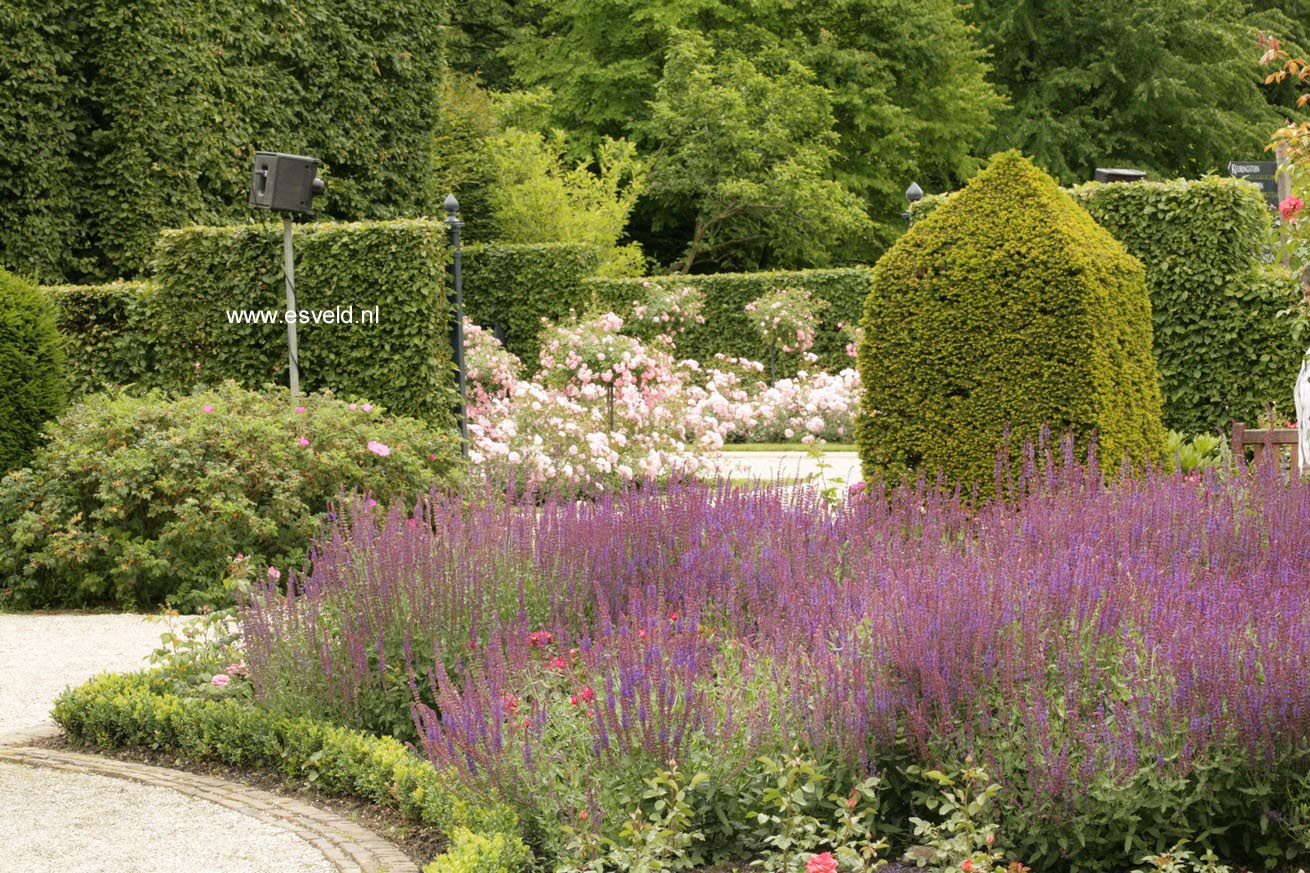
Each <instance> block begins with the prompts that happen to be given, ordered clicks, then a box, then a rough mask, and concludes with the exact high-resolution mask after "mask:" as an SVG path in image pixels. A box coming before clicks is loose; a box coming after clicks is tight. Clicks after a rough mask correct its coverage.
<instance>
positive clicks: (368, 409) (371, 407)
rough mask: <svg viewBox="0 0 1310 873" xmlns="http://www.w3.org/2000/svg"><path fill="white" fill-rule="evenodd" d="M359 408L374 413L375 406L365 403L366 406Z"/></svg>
mask: <svg viewBox="0 0 1310 873" xmlns="http://www.w3.org/2000/svg"><path fill="white" fill-rule="evenodd" d="M359 408H360V409H362V410H364V411H365V412H372V411H373V404H372V403H365V404H362V405H361V406H360V407H359Z"/></svg>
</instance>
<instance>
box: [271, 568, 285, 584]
mask: <svg viewBox="0 0 1310 873" xmlns="http://www.w3.org/2000/svg"><path fill="white" fill-rule="evenodd" d="M268 578H270V579H272V580H273V581H274V582H276V581H277V580H279V579H281V578H282V571H281V570H279V569H278V568H277V567H269V568H268Z"/></svg>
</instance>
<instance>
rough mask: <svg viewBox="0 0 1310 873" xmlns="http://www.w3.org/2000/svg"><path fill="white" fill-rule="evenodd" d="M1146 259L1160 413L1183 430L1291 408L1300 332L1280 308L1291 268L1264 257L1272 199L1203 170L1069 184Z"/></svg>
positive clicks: (1290, 290)
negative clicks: (1199, 174) (1155, 178)
mask: <svg viewBox="0 0 1310 873" xmlns="http://www.w3.org/2000/svg"><path fill="white" fill-rule="evenodd" d="M1073 196H1074V199H1075V200H1077V201H1078V202H1079V203H1081V204H1082V205H1083V207H1084V208H1086V209H1087V211H1088V212H1090V213H1091V214H1092V217H1093V218H1095V219H1096V221H1097V223H1099V224H1100V225H1101V226H1103V227H1105V228H1106V229H1107V230H1109V231H1110V233H1111V234H1113V235H1114V237H1115V239H1117V240H1119V241H1120V242H1121V243H1123V245H1124V248H1126V249H1128V251H1129V252H1130V253H1131V254H1133V255H1135V256H1136V257H1137V258H1138V259H1139V260H1141V262H1142V264H1143V265H1145V267H1146V282H1147V286H1148V287H1149V288H1150V291H1151V307H1152V317H1153V321H1154V323H1155V331H1154V344H1155V357H1156V362H1157V365H1158V368H1159V371H1160V390H1161V394H1162V396H1163V404H1164V405H1163V409H1164V423H1165V425H1166V426H1167V427H1170V428H1173V429H1175V430H1181V431H1185V432H1190V433H1198V432H1204V431H1213V430H1217V429H1220V428H1226V427H1227V426H1228V424H1229V422H1231V421H1254V420H1255V418H1256V416H1258V415H1259V414H1260V413H1261V412H1263V411H1264V409H1265V407H1266V406H1268V405H1269V404H1271V403H1273V404H1276V405H1277V406H1279V407H1280V408H1284V409H1290V408H1291V396H1292V382H1293V381H1294V380H1295V379H1294V377H1295V375H1296V371H1297V369H1298V368H1299V367H1300V364H1301V356H1302V354H1303V353H1304V351H1305V349H1304V345H1305V344H1304V343H1297V342H1295V341H1294V339H1293V336H1292V326H1291V321H1290V319H1281V318H1279V317H1278V313H1279V312H1281V311H1283V310H1287V309H1290V308H1292V307H1294V306H1295V305H1296V303H1297V301H1298V300H1299V299H1300V296H1301V295H1300V289H1299V288H1298V283H1297V281H1296V277H1295V275H1294V274H1293V273H1292V272H1291V271H1290V270H1284V269H1282V268H1280V267H1277V266H1273V265H1265V264H1264V263H1263V261H1264V251H1265V247H1266V244H1267V242H1268V237H1269V210H1268V209H1267V208H1266V206H1265V202H1264V197H1263V195H1261V193H1260V192H1259V191H1258V190H1257V189H1256V188H1255V187H1254V186H1253V185H1250V184H1248V183H1246V182H1243V181H1242V180H1240V179H1226V178H1219V177H1207V178H1204V179H1199V180H1192V181H1188V180H1179V181H1175V182H1146V183H1142V184H1134V185H1101V184H1088V185H1083V186H1080V187H1078V188H1075V189H1074V190H1073Z"/></svg>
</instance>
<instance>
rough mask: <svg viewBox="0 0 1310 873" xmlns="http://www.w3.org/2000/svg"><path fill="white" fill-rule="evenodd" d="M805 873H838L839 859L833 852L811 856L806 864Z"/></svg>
mask: <svg viewBox="0 0 1310 873" xmlns="http://www.w3.org/2000/svg"><path fill="white" fill-rule="evenodd" d="M805 873H837V859H836V858H834V857H833V856H832V852H820V853H819V854H817V855H811V856H810V860H808V861H806V862H805Z"/></svg>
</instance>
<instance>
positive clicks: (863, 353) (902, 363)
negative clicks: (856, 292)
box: [856, 152, 1164, 493]
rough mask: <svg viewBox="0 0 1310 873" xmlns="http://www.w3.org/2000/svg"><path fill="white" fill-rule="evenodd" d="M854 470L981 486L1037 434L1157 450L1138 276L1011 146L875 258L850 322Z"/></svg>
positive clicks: (1160, 435) (1142, 454)
mask: <svg viewBox="0 0 1310 873" xmlns="http://www.w3.org/2000/svg"><path fill="white" fill-rule="evenodd" d="M862 326H863V328H864V336H863V339H862V340H861V343H860V348H859V369H860V375H861V378H862V383H863V389H864V398H863V403H862V404H861V410H860V413H859V416H858V418H857V425H856V431H857V443H858V444H859V449H860V457H861V462H862V464H863V467H864V470H865V474H866V475H867V476H873V475H874V474H876V473H878V472H885V473H888V474H890V475H891V476H893V477H899V476H903V475H905V474H907V473H909V472H911V471H917V472H922V473H926V474H928V475H929V476H931V475H933V474H934V473H936V472H937V471H942V472H944V473H945V474H946V476H947V477H948V478H949V479H950V480H951V481H959V482H962V483H965V485H966V487H967V486H968V485H970V484H975V483H976V484H977V485H978V486H979V488H980V491H981V492H983V493H987V492H990V491H991V490H992V485H993V481H994V478H993V473H994V468H995V461H996V452H997V448H998V446H999V445H1000V444H1001V442H1002V440H1003V438H1004V434H1005V432H1006V430H1007V428H1008V429H1009V430H1010V433H1011V436H1012V442H1011V450H1012V451H1013V452H1014V453H1015V454H1016V455H1017V453H1018V451H1019V448H1020V445H1021V443H1022V442H1023V441H1024V440H1025V439H1028V438H1034V439H1035V438H1036V437H1038V435H1039V434H1040V432H1041V430H1042V428H1043V426H1047V425H1049V427H1050V428H1051V429H1052V430H1053V431H1054V432H1055V433H1057V434H1060V433H1064V432H1066V431H1070V430H1072V431H1073V432H1074V434H1075V435H1076V436H1077V437H1078V439H1079V441H1080V442H1081V444H1082V445H1083V446H1086V445H1087V443H1088V440H1089V439H1090V438H1091V437H1092V435H1093V434H1094V433H1095V434H1096V437H1097V440H1098V445H1099V447H1100V452H1101V455H1102V457H1104V458H1106V459H1107V461H1108V462H1109V463H1111V464H1117V463H1118V461H1119V459H1120V458H1121V457H1123V455H1124V454H1125V453H1127V455H1128V456H1129V457H1131V458H1132V459H1134V460H1135V461H1143V460H1146V459H1147V458H1148V457H1150V456H1152V455H1156V454H1158V452H1159V451H1160V450H1161V448H1162V446H1163V444H1164V430H1163V428H1162V427H1161V423H1160V393H1159V386H1158V383H1157V376H1156V371H1155V363H1154V360H1153V359H1152V357H1151V309H1150V300H1149V297H1148V295H1147V291H1146V282H1145V271H1144V270H1143V268H1142V266H1141V264H1140V263H1138V261H1137V260H1136V259H1135V258H1133V257H1132V256H1131V255H1129V254H1128V253H1127V252H1126V251H1124V249H1123V247H1122V246H1121V245H1119V244H1118V243H1117V242H1116V241H1115V240H1114V238H1113V237H1111V236H1110V234H1109V233H1108V232H1107V231H1106V230H1105V229H1103V228H1101V227H1100V226H1098V225H1097V224H1096V223H1095V222H1094V221H1092V219H1091V217H1090V216H1089V215H1088V214H1087V213H1086V212H1085V211H1084V210H1082V209H1080V208H1078V206H1077V205H1076V204H1075V203H1074V202H1073V200H1072V199H1071V198H1070V197H1069V196H1068V195H1067V194H1065V193H1064V192H1062V191H1061V190H1060V189H1059V187H1058V186H1057V185H1056V183H1055V180H1054V179H1052V178H1051V177H1050V176H1048V175H1046V174H1045V173H1043V172H1042V171H1041V170H1039V169H1038V168H1037V167H1036V166H1034V165H1033V163H1032V162H1031V161H1030V160H1028V159H1027V158H1024V157H1022V156H1021V155H1019V154H1018V153H1017V152H1006V153H1002V154H1000V155H997V156H995V157H994V158H993V159H992V160H991V162H990V164H989V165H988V166H987V168H986V169H985V170H983V171H982V172H980V173H979V174H978V175H977V176H975V177H974V178H973V179H972V180H971V181H970V182H969V184H968V186H967V187H965V188H964V190H962V191H960V192H959V193H957V194H955V195H953V196H952V197H951V198H950V200H949V201H948V202H947V203H945V204H944V205H942V206H940V207H939V208H938V209H936V210H935V211H933V212H932V214H931V215H929V216H928V217H927V218H926V219H924V220H922V221H920V222H917V223H916V224H915V225H914V226H913V227H911V229H910V230H909V232H907V233H906V234H905V235H904V236H903V237H901V239H900V240H899V241H898V242H897V243H896V244H895V245H894V246H893V247H892V248H891V249H890V250H889V251H888V252H887V253H886V254H885V255H883V257H882V258H881V259H880V260H879V261H878V264H877V265H876V267H875V268H874V276H873V290H872V292H871V293H870V294H869V297H868V302H867V305H866V308H865V313H864V319H863V321H862Z"/></svg>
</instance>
